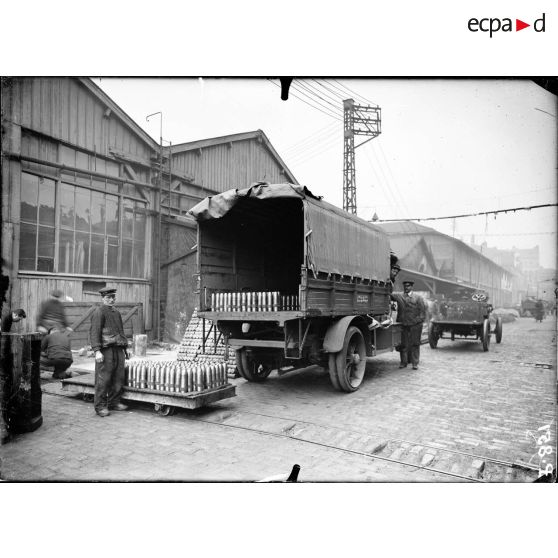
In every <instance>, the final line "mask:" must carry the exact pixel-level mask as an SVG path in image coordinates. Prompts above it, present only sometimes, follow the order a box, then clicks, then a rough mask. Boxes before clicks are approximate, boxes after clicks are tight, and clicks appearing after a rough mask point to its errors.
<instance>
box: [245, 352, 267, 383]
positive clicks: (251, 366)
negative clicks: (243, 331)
mask: <svg viewBox="0 0 558 558" xmlns="http://www.w3.org/2000/svg"><path fill="white" fill-rule="evenodd" d="M236 367H237V368H238V371H239V372H240V375H241V376H242V377H243V378H244V379H245V380H248V381H249V382H263V381H264V380H265V379H266V378H267V377H268V376H269V375H270V374H271V371H272V370H273V365H272V364H271V363H270V362H267V361H266V360H265V359H264V358H261V356H260V355H258V354H257V353H256V354H254V353H253V352H252V351H248V350H246V349H239V350H238V351H236Z"/></svg>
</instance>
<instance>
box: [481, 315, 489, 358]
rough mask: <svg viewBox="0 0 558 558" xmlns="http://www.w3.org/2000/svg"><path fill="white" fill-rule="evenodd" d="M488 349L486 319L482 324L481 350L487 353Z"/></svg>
mask: <svg viewBox="0 0 558 558" xmlns="http://www.w3.org/2000/svg"><path fill="white" fill-rule="evenodd" d="M489 347H490V320H489V319H488V318H487V319H485V320H484V322H483V324H482V350H483V351H488V348H489Z"/></svg>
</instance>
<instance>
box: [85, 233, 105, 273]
mask: <svg viewBox="0 0 558 558" xmlns="http://www.w3.org/2000/svg"><path fill="white" fill-rule="evenodd" d="M104 268H105V237H104V236H100V235H98V234H92V235H91V269H90V270H89V273H91V274H96V275H102V274H103V273H104Z"/></svg>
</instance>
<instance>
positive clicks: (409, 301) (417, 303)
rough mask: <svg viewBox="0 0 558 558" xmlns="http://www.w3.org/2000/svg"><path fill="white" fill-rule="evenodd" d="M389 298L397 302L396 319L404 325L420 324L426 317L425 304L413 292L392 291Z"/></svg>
mask: <svg viewBox="0 0 558 558" xmlns="http://www.w3.org/2000/svg"><path fill="white" fill-rule="evenodd" d="M391 298H392V299H393V300H395V301H396V302H397V321H398V322H401V323H402V324H403V325H404V326H412V325H415V324H420V323H422V322H424V320H425V319H426V304H425V302H424V300H423V298H422V297H421V296H419V295H417V294H415V293H411V294H410V295H406V294H404V293H392V295H391Z"/></svg>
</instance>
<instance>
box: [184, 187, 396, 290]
mask: <svg viewBox="0 0 558 558" xmlns="http://www.w3.org/2000/svg"><path fill="white" fill-rule="evenodd" d="M245 198H252V199H258V200H272V199H273V198H299V199H300V200H301V202H302V204H303V207H304V226H305V230H304V237H305V239H306V257H307V262H306V265H307V266H308V267H309V268H310V269H311V270H312V271H313V272H314V273H318V272H324V273H332V274H338V275H345V276H351V277H356V278H361V279H370V280H375V281H386V280H387V279H388V277H389V261H390V260H389V253H390V250H389V240H388V237H387V234H386V233H385V232H384V231H383V230H381V229H380V228H379V227H376V226H374V225H373V224H371V223H369V222H367V221H365V220H364V219H361V218H359V217H357V216H356V215H351V214H350V213H347V212H346V211H343V210H342V209H339V208H338V207H335V206H334V205H331V204H329V203H327V202H324V201H323V200H322V199H321V197H319V196H315V195H314V194H312V192H311V191H310V190H308V188H306V187H305V186H300V185H295V184H267V183H256V184H253V185H252V186H250V187H249V188H245V189H242V190H239V189H231V190H227V191H226V192H223V193H222V194H217V195H215V196H210V197H207V198H205V199H204V200H202V201H201V202H200V203H198V204H197V205H196V206H194V207H193V208H192V209H190V211H189V212H188V213H190V214H191V215H192V216H193V217H194V219H196V221H198V222H200V223H203V222H204V221H208V220H211V219H219V218H221V217H223V216H225V215H226V214H227V213H228V212H229V211H230V210H231V209H232V208H233V207H234V206H235V205H236V204H237V203H239V202H241V201H242V200H243V199H245ZM301 232H302V231H301Z"/></svg>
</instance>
